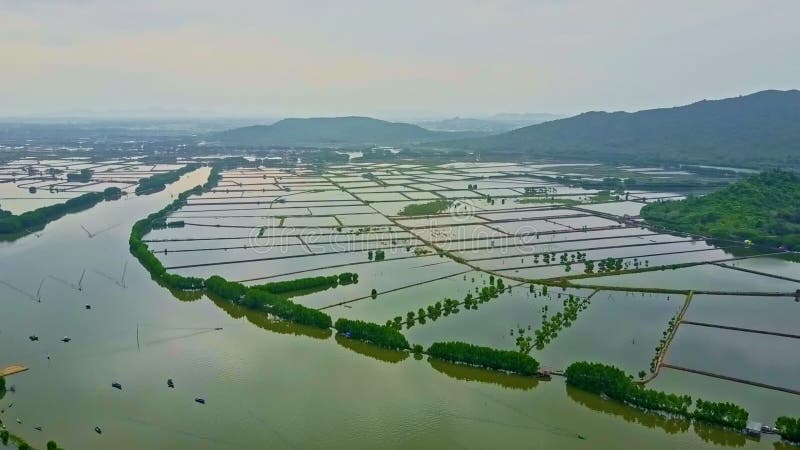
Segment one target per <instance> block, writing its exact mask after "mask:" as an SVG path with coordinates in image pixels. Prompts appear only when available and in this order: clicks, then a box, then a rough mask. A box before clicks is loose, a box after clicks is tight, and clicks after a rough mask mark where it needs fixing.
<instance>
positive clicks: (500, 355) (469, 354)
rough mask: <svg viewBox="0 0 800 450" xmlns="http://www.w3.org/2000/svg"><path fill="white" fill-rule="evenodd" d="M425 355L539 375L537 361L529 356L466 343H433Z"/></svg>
mask: <svg viewBox="0 0 800 450" xmlns="http://www.w3.org/2000/svg"><path fill="white" fill-rule="evenodd" d="M427 353H428V355H429V356H431V357H433V358H438V359H442V360H444V361H449V362H452V363H458V364H466V365H470V366H475V367H482V368H485V369H492V370H500V371H503V372H510V373H518V374H521V375H536V374H538V373H539V362H538V361H536V360H535V359H533V358H532V357H531V356H530V355H527V354H523V353H520V352H515V351H511V350H498V349H494V348H490V347H481V346H478V345H473V344H468V343H466V342H435V343H433V344H431V346H430V347H428V351H427Z"/></svg>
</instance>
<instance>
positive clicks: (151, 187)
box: [136, 164, 200, 195]
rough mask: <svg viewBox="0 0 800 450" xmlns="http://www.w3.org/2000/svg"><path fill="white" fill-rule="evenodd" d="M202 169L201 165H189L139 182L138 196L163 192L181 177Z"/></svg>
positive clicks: (137, 187)
mask: <svg viewBox="0 0 800 450" xmlns="http://www.w3.org/2000/svg"><path fill="white" fill-rule="evenodd" d="M198 167H200V164H187V165H185V166H183V167H181V168H180V169H177V170H172V171H169V172H164V173H158V174H155V175H152V176H149V177H147V178H142V179H140V180H139V185H138V186H136V195H148V194H155V193H156V192H161V191H163V190H164V189H166V188H167V185H168V184H170V183H174V182H176V181H178V179H180V177H182V176H184V175H186V174H187V173H189V172H191V171H193V170H195V169H197V168H198Z"/></svg>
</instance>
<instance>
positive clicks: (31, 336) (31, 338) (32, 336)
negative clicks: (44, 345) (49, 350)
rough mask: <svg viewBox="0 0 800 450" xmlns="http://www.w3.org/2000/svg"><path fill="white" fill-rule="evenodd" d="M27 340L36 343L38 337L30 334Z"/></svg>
mask: <svg viewBox="0 0 800 450" xmlns="http://www.w3.org/2000/svg"><path fill="white" fill-rule="evenodd" d="M28 339H30V340H32V341H38V340H39V336H36V335H35V334H32V335H30V336H28Z"/></svg>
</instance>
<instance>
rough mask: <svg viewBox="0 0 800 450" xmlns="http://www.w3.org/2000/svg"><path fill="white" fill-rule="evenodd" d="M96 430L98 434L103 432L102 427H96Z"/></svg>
mask: <svg viewBox="0 0 800 450" xmlns="http://www.w3.org/2000/svg"><path fill="white" fill-rule="evenodd" d="M94 432H95V433H97V434H103V430H101V429H100V427H94Z"/></svg>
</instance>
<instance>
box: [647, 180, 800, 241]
mask: <svg viewBox="0 0 800 450" xmlns="http://www.w3.org/2000/svg"><path fill="white" fill-rule="evenodd" d="M641 215H642V217H644V218H645V219H646V220H647V222H648V223H651V224H654V225H658V226H661V227H664V228H668V229H672V230H676V231H681V232H686V233H692V234H697V235H703V236H710V237H713V238H717V239H730V240H736V241H743V240H750V241H753V242H754V243H756V244H764V245H769V246H774V247H778V246H785V247H787V248H789V249H792V250H798V249H800V176H798V175H796V174H794V173H791V172H786V171H779V170H776V171H770V172H763V173H761V174H758V175H754V176H752V177H750V178H746V179H744V180H741V181H738V182H736V183H734V184H732V185H730V186H728V187H726V188H724V189H721V190H719V191H717V192H713V193H711V194H708V195H706V196H704V197H689V198H687V199H685V200H680V201H673V202H661V203H653V204H649V205H647V206H645V207H644V208H642V212H641Z"/></svg>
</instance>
